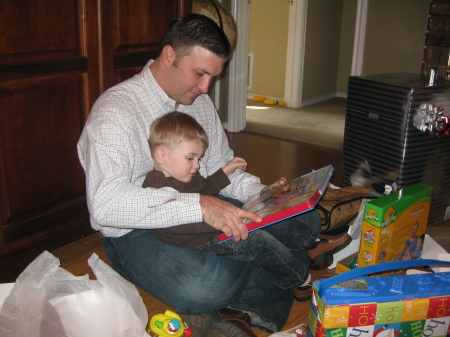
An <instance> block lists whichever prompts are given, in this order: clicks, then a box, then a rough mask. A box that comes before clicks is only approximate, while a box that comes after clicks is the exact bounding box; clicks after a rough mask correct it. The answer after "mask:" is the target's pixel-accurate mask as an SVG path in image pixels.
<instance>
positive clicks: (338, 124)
mask: <svg viewBox="0 0 450 337" xmlns="http://www.w3.org/2000/svg"><path fill="white" fill-rule="evenodd" d="M346 105H347V100H346V99H345V98H338V97H337V98H332V99H329V100H326V101H323V102H320V103H316V104H314V105H310V106H307V107H303V108H298V109H293V108H287V107H280V106H278V105H267V104H264V103H263V102H254V101H252V100H248V101H247V109H246V110H247V119H246V127H245V130H246V131H249V132H254V133H259V134H264V135H268V136H273V137H277V138H283V139H289V140H294V141H299V142H303V143H308V144H314V145H319V146H324V147H328V148H333V149H342V144H343V141H344V127H345V109H346Z"/></svg>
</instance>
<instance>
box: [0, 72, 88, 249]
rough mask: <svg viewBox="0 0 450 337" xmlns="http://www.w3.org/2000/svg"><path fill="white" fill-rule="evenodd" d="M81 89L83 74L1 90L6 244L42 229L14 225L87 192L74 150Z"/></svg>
mask: <svg viewBox="0 0 450 337" xmlns="http://www.w3.org/2000/svg"><path fill="white" fill-rule="evenodd" d="M82 90H83V81H82V79H81V76H80V75H72V76H66V77H55V78H48V79H42V80H33V81H23V82H20V83H19V84H16V82H12V83H8V84H3V85H2V86H0V120H1V121H2V123H1V125H0V144H1V150H2V152H3V156H2V158H3V161H4V163H5V168H4V171H3V172H2V174H3V175H4V177H3V180H4V181H5V182H6V190H7V191H8V192H7V193H4V194H2V195H0V201H1V202H3V201H4V200H6V199H7V200H8V204H9V210H8V214H9V218H7V219H6V218H4V219H2V221H1V222H2V223H1V224H2V225H3V227H4V230H5V235H4V240H5V243H8V242H11V241H12V240H15V239H17V238H18V236H21V235H23V234H32V233H35V232H37V231H39V230H42V228H40V226H39V227H38V226H36V224H34V226H28V225H27V224H26V223H24V224H23V226H24V227H25V228H15V227H22V226H19V225H18V224H16V223H17V222H19V223H20V219H24V218H26V215H32V214H39V213H43V212H48V211H50V209H51V208H52V207H55V204H60V200H61V199H64V200H65V199H71V197H72V196H74V195H78V194H80V193H81V192H83V191H84V174H83V171H82V169H81V166H80V164H79V161H78V157H77V153H76V150H75V149H76V143H77V141H78V138H79V135H80V133H81V128H82V119H81V116H80V111H82V107H83V103H82V100H81V98H82V97H83V95H82ZM46 102H51V104H46ZM53 225H56V224H54V223H45V224H41V226H45V227H50V226H53ZM10 232H14V234H11V235H8V233H10Z"/></svg>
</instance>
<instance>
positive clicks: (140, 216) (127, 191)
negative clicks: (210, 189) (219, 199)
mask: <svg viewBox="0 0 450 337" xmlns="http://www.w3.org/2000/svg"><path fill="white" fill-rule="evenodd" d="M121 113H122V114H125V113H124V112H123V111H121ZM111 115H113V116H115V117H111ZM116 115H119V114H116ZM116 115H114V111H108V112H106V113H103V114H101V115H100V117H98V116H94V117H93V119H92V120H90V121H88V123H87V125H86V127H85V129H84V131H83V134H82V136H81V138H80V141H79V144H78V150H79V156H80V161H81V164H82V166H83V168H84V169H85V173H86V187H87V201H88V206H89V211H90V214H91V222H92V225H93V227H94V228H95V229H102V232H103V233H104V234H107V235H109V236H119V235H123V234H124V233H126V232H127V231H129V230H130V229H133V228H162V227H169V226H174V225H179V224H183V223H192V222H200V221H201V220H202V212H201V207H200V203H199V195H198V194H187V193H179V192H177V191H175V190H173V189H171V188H163V189H158V190H156V189H151V188H147V189H144V188H142V187H141V186H140V185H141V184H142V182H141V183H140V184H139V179H140V177H143V176H145V172H146V171H149V170H150V169H151V168H153V162H152V161H151V157H150V152H149V150H148V144H147V141H146V139H145V138H144V137H142V138H143V139H137V137H136V136H135V134H136V132H135V131H134V130H133V129H132V128H131V126H129V125H127V120H126V119H123V120H120V115H119V117H117V116H116ZM91 117H92V115H91V116H90V118H91ZM145 127H148V126H145ZM142 128H144V126H143V127H142ZM143 153H145V155H144V154H143ZM114 228H115V229H123V230H114ZM124 229H127V230H124Z"/></svg>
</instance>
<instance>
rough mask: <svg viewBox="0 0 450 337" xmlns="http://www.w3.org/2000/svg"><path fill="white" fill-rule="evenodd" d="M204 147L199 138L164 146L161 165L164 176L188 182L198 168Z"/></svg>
mask: <svg viewBox="0 0 450 337" xmlns="http://www.w3.org/2000/svg"><path fill="white" fill-rule="evenodd" d="M204 153H205V149H204V147H203V143H202V142H201V141H199V140H192V141H188V142H187V141H183V142H181V143H179V144H176V145H174V146H171V147H170V148H166V156H165V159H166V161H165V164H164V165H163V166H162V167H161V169H162V172H163V173H164V175H165V176H166V177H173V178H175V179H177V180H179V181H182V182H185V183H187V182H190V181H191V179H192V177H193V176H194V175H195V174H196V173H197V171H198V169H199V168H200V159H201V158H202V157H203V155H204Z"/></svg>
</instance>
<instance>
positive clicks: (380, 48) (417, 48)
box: [362, 0, 430, 75]
mask: <svg viewBox="0 0 450 337" xmlns="http://www.w3.org/2000/svg"><path fill="white" fill-rule="evenodd" d="M429 5H430V1H429V0H414V1H411V0H376V1H369V7H368V18H367V27H366V42H365V48H364V61H363V70H362V75H369V74H381V73H389V72H413V73H419V72H420V70H421V63H422V56H423V46H424V42H425V32H426V27H427V18H428V8H429Z"/></svg>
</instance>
